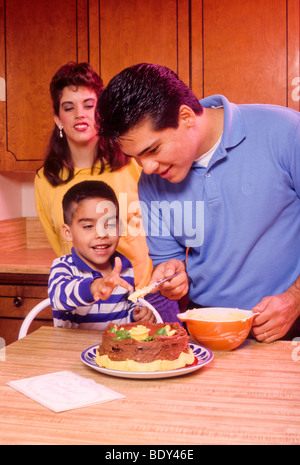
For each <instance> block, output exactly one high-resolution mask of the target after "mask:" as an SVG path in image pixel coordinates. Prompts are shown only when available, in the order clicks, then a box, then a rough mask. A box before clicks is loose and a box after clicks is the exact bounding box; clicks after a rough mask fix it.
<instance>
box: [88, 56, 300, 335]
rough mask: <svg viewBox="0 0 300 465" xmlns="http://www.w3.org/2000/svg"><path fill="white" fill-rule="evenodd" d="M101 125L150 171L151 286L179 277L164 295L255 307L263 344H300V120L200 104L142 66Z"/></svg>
mask: <svg viewBox="0 0 300 465" xmlns="http://www.w3.org/2000/svg"><path fill="white" fill-rule="evenodd" d="M96 115H97V118H98V121H97V122H98V125H99V127H100V134H101V136H102V137H105V138H107V139H114V140H118V141H119V144H120V148H121V150H122V151H123V153H124V154H126V155H127V156H130V157H133V158H135V160H136V161H137V162H138V163H139V164H140V165H141V166H142V168H143V173H142V175H141V178H140V181H139V198H140V203H141V205H142V208H143V220H144V225H145V230H146V233H147V232H148V236H147V242H148V246H149V252H150V257H151V258H152V261H153V264H154V266H155V270H154V272H153V275H152V281H155V280H158V279H162V278H164V277H167V276H170V275H172V274H173V273H175V272H178V271H181V272H180V274H178V275H177V276H176V277H175V278H174V279H172V280H170V281H168V282H166V283H164V284H162V287H161V293H162V294H163V295H165V297H168V298H170V299H179V298H181V297H182V296H183V295H185V294H187V292H188V296H189V299H190V301H191V302H190V305H191V307H192V308H193V307H197V306H198V307H199V306H205V307H219V306H222V307H240V308H245V309H251V308H252V309H253V310H254V311H255V312H257V313H260V314H259V315H258V316H256V317H255V319H254V322H253V334H254V336H255V338H256V339H257V340H258V341H264V342H272V341H275V340H276V339H279V338H282V337H285V338H287V339H292V338H293V337H296V336H299V334H300V328H299V326H300V275H299V273H300V115H299V113H298V112H296V111H293V110H291V109H288V108H284V107H279V106H275V105H236V104H233V103H231V102H229V101H228V100H227V99H226V97H224V96H222V95H214V96H210V97H206V98H204V99H202V100H200V101H198V99H197V98H196V96H195V95H194V94H193V92H192V91H191V90H190V89H189V88H188V86H186V85H185V84H184V83H183V82H182V81H181V80H180V79H179V78H178V76H177V75H176V74H175V73H174V72H173V71H172V70H170V69H168V68H166V67H164V66H159V65H154V64H148V63H141V64H138V65H134V66H131V67H129V68H126V69H125V70H123V71H122V72H120V73H119V74H118V75H116V76H115V77H114V78H113V79H112V80H111V81H110V82H109V83H108V85H107V86H106V88H105V89H104V91H103V93H102V94H101V96H100V98H99V100H98V105H97V111H96ZM149 225H150V227H151V229H150V230H149V229H148V226H149ZM160 229H161V230H162V231H163V233H160V232H159V231H160ZM153 231H154V234H153ZM187 252H188V257H187V255H186V254H187ZM186 258H187V260H186ZM186 272H187V273H186ZM187 275H188V277H187ZM188 278H189V280H188Z"/></svg>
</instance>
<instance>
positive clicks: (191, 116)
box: [179, 105, 196, 128]
mask: <svg viewBox="0 0 300 465" xmlns="http://www.w3.org/2000/svg"><path fill="white" fill-rule="evenodd" d="M195 120H196V114H195V112H194V111H193V110H192V109H191V107H189V106H188V105H181V107H180V108H179V123H183V124H185V125H186V126H187V127H189V128H191V127H193V126H194V125H195Z"/></svg>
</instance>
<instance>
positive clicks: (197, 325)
mask: <svg viewBox="0 0 300 465" xmlns="http://www.w3.org/2000/svg"><path fill="white" fill-rule="evenodd" d="M254 316H255V313H253V312H252V311H251V310H241V309H239V308H222V307H210V308H195V309H193V310H187V311H186V312H185V313H180V314H179V315H177V317H178V318H179V320H181V321H185V322H186V325H187V329H188V332H189V333H190V335H191V336H192V338H193V339H195V341H196V342H198V343H199V344H202V345H204V346H205V347H207V348H208V349H211V350H233V349H235V348H236V347H238V346H239V345H241V344H242V342H244V340H245V339H246V337H247V336H248V334H249V333H250V330H251V326H252V320H253V317H254Z"/></svg>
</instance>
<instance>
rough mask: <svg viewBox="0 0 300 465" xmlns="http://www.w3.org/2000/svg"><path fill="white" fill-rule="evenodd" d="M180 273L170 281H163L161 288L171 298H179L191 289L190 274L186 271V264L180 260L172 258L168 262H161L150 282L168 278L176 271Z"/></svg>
mask: <svg viewBox="0 0 300 465" xmlns="http://www.w3.org/2000/svg"><path fill="white" fill-rule="evenodd" d="M178 272H179V274H178V275H177V276H175V277H174V278H172V279H170V280H169V281H165V282H164V283H162V284H161V285H160V286H159V288H156V289H155V290H159V291H160V293H161V294H162V295H163V296H165V297H167V298H168V299H170V300H179V299H181V297H183V296H184V295H186V294H187V292H188V290H189V282H188V276H187V273H186V271H185V264H184V263H183V262H181V261H180V260H176V259H172V260H169V261H168V262H164V263H160V264H159V265H157V266H156V267H155V269H154V271H153V274H152V277H151V280H150V284H151V283H154V282H156V281H159V280H161V279H164V278H168V277H169V276H172V275H173V274H175V273H178Z"/></svg>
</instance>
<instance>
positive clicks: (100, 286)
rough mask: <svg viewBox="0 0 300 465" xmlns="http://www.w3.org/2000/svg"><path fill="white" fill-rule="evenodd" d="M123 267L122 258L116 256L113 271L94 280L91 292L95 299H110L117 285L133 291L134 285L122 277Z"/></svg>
mask: <svg viewBox="0 0 300 465" xmlns="http://www.w3.org/2000/svg"><path fill="white" fill-rule="evenodd" d="M121 269H122V262H121V259H120V258H119V257H116V258H115V266H114V269H113V270H112V272H111V273H110V274H109V275H107V276H105V278H97V279H95V280H94V281H93V282H92V284H91V292H92V294H93V296H94V299H95V301H97V300H100V299H101V300H106V299H108V298H109V297H110V295H111V294H112V292H113V290H114V289H115V287H117V286H121V287H124V288H125V289H127V291H132V289H133V287H132V286H131V285H130V284H128V282H127V281H125V280H124V279H122V278H121V277H120V273H121Z"/></svg>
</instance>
